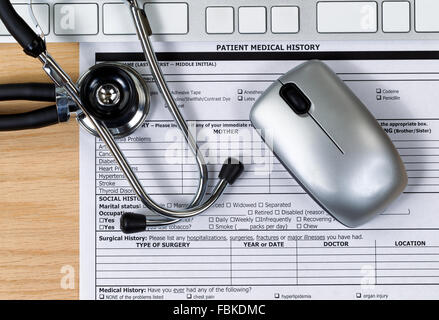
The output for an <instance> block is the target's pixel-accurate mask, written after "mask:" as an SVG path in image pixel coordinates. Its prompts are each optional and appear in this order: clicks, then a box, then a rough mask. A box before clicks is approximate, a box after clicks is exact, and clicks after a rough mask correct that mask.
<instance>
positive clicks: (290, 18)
mask: <svg viewBox="0 0 439 320" xmlns="http://www.w3.org/2000/svg"><path fill="white" fill-rule="evenodd" d="M271 31H272V32H273V33H297V32H299V7H292V6H291V7H287V6H281V7H272V8H271Z"/></svg>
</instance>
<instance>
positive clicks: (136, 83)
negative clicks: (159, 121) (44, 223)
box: [0, 0, 244, 233]
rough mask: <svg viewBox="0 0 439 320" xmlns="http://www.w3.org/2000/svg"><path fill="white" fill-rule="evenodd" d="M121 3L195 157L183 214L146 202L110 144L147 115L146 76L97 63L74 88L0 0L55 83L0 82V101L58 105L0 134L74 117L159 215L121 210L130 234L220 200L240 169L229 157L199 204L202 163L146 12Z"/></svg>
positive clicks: (131, 1) (1, 121)
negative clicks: (191, 191) (193, 185)
mask: <svg viewBox="0 0 439 320" xmlns="http://www.w3.org/2000/svg"><path fill="white" fill-rule="evenodd" d="M29 2H30V3H29V5H30V13H31V17H32V20H33V21H34V23H35V25H36V28H37V30H41V28H40V27H39V25H38V22H37V21H36V19H35V17H34V15H33V12H32V1H29ZM127 5H128V6H129V8H130V11H131V15H132V18H133V21H134V23H135V27H136V30H137V35H138V37H139V39H140V42H141V44H142V49H143V52H144V54H145V57H146V59H147V61H148V63H149V66H150V69H151V71H152V74H153V76H154V80H155V82H156V84H157V86H158V88H159V90H160V92H161V94H162V96H163V98H164V99H165V103H166V105H167V106H168V109H169V111H170V112H171V114H172V116H173V118H174V120H175V122H176V123H177V125H178V127H179V129H180V131H181V132H182V134H183V136H184V138H185V140H186V142H187V144H188V146H189V148H190V150H191V151H192V153H193V154H194V156H195V158H196V163H197V166H198V171H199V176H200V179H199V184H198V188H197V191H196V193H195V195H194V197H193V199H192V201H191V203H190V204H189V206H188V207H187V208H186V209H185V210H181V211H177V210H171V209H167V208H163V207H161V206H160V205H159V204H157V203H156V202H155V201H154V200H153V199H151V198H150V197H149V196H148V194H147V193H146V191H145V190H144V188H143V186H142V185H141V183H140V181H139V179H138V178H137V176H136V174H135V173H134V171H133V169H132V168H131V167H130V165H129V163H128V161H127V159H126V158H125V156H124V154H123V153H122V151H121V149H120V148H119V146H118V145H117V143H116V141H115V139H116V138H122V137H125V136H127V135H130V134H131V133H133V132H134V131H135V130H136V129H137V128H139V127H140V126H141V125H142V124H143V122H144V120H145V119H146V116H147V115H148V112H149V103H150V95H149V91H148V86H147V85H146V83H145V81H144V79H143V78H142V77H141V76H140V75H139V74H138V73H137V72H136V71H135V70H134V69H132V68H130V67H128V66H125V65H122V64H116V63H101V64H97V65H95V66H93V67H92V68H90V69H89V70H88V71H87V72H86V73H85V74H84V75H82V76H81V77H80V79H79V80H78V83H77V84H75V83H74V82H73V81H72V80H71V78H70V77H69V75H68V74H67V73H66V72H65V71H64V70H63V69H62V68H61V67H60V66H59V65H58V63H57V62H56V61H55V59H54V58H52V56H51V55H50V54H49V53H48V52H47V49H46V41H45V38H44V33H42V32H41V35H37V34H36V33H35V32H34V31H33V30H32V29H31V28H30V27H29V26H28V25H27V24H26V23H25V21H24V20H23V19H22V18H21V17H20V16H19V15H18V14H17V12H16V11H15V9H14V8H13V6H12V5H11V2H10V1H9V0H1V1H0V19H1V20H2V21H3V23H4V25H5V26H6V28H7V29H8V31H9V32H10V34H11V35H12V36H13V37H14V38H15V39H16V41H17V42H18V43H19V44H20V45H21V46H22V47H23V49H24V52H25V53H26V54H27V55H29V56H31V57H33V58H37V59H38V60H40V61H41V63H42V65H43V70H44V71H45V72H46V73H47V75H48V76H49V77H50V78H51V79H52V81H53V82H54V84H10V85H1V86H0V100H32V101H47V102H55V103H56V104H55V105H53V106H50V107H46V108H42V109H39V110H36V111H32V112H29V113H23V114H14V115H2V116H0V131H9V130H22V129H34V128H39V127H43V126H48V125H52V124H56V123H60V122H65V121H68V120H69V118H70V115H71V114H76V118H77V120H78V122H79V123H80V125H81V126H82V127H83V128H85V129H86V130H87V131H88V132H90V133H91V134H93V135H95V136H97V137H100V138H101V140H102V141H103V142H104V143H105V145H106V146H107V148H108V150H109V151H110V152H111V153H112V155H113V157H114V158H115V160H116V162H117V164H118V165H119V167H120V168H121V170H122V172H123V173H124V175H125V177H126V179H127V180H128V182H129V184H130V185H131V187H132V188H133V190H134V192H135V193H136V195H137V196H138V197H139V199H140V200H141V202H142V203H143V204H144V205H145V206H146V208H147V209H149V210H151V211H152V212H154V213H156V214H158V215H157V218H155V217H154V218H149V217H147V216H146V215H143V214H136V213H124V214H123V215H122V216H121V221H120V226H121V230H122V231H123V232H125V233H134V232H140V231H144V230H145V229H146V228H148V227H153V226H164V225H169V224H172V223H175V222H178V221H180V220H181V219H183V218H189V217H193V216H196V215H198V214H200V213H202V212H204V211H206V210H207V209H209V208H210V207H212V205H213V204H214V203H215V202H216V201H217V200H218V199H219V197H220V196H221V195H222V194H223V192H224V190H225V189H226V187H227V186H228V185H231V184H233V183H234V182H235V180H236V179H237V178H238V177H239V176H240V174H241V173H242V172H243V170H244V166H243V164H242V163H241V162H239V161H237V160H235V159H232V158H229V159H227V160H226V162H225V163H224V165H223V166H222V168H221V171H220V173H219V176H218V178H219V181H218V182H217V184H216V186H215V187H214V188H213V190H212V192H211V193H210V195H209V197H207V199H206V200H204V198H205V196H206V193H207V182H208V170H207V165H206V162H205V160H204V158H203V155H202V153H201V152H200V150H199V149H198V146H197V143H196V142H195V139H194V137H193V136H192V134H191V132H190V130H189V128H188V125H187V123H186V121H185V119H184V118H183V116H182V114H181V113H180V111H179V109H178V107H177V105H176V103H175V101H174V98H173V96H172V94H171V91H170V90H169V88H168V85H167V83H166V81H165V79H164V77H163V73H162V71H161V69H160V66H159V64H158V62H157V58H156V55H155V52H154V49H153V47H152V44H151V41H150V36H151V35H152V31H151V28H150V25H149V22H148V18H147V16H146V13H145V11H144V10H143V9H141V8H140V7H139V5H138V3H137V0H127Z"/></svg>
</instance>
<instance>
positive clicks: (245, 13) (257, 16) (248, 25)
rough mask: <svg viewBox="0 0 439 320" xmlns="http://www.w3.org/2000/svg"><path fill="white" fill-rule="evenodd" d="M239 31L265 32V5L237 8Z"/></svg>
mask: <svg viewBox="0 0 439 320" xmlns="http://www.w3.org/2000/svg"><path fill="white" fill-rule="evenodd" d="M238 15H239V33H265V32H267V10H266V8H265V7H240V8H239V14H238Z"/></svg>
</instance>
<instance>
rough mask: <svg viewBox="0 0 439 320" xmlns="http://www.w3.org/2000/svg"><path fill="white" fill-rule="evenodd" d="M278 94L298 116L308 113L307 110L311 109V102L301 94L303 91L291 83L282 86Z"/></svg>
mask: <svg viewBox="0 0 439 320" xmlns="http://www.w3.org/2000/svg"><path fill="white" fill-rule="evenodd" d="M279 94H280V96H281V97H282V99H283V100H284V101H285V102H286V103H287V104H288V105H289V106H290V107H291V109H292V110H293V111H294V112H295V113H296V114H298V115H303V114H306V113H308V111H309V109H310V108H311V101H310V100H309V99H308V97H307V96H306V95H305V94H304V93H303V91H302V90H300V88H299V87H298V86H297V85H296V84H294V83H292V82H290V83H286V84H284V85H283V86H282V87H281V89H280V91H279Z"/></svg>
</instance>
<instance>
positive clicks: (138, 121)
mask: <svg viewBox="0 0 439 320" xmlns="http://www.w3.org/2000/svg"><path fill="white" fill-rule="evenodd" d="M78 87H79V90H80V94H81V101H83V103H84V107H85V108H86V109H87V111H88V112H89V113H90V114H91V115H92V116H94V117H95V118H96V119H98V120H100V121H102V122H103V123H105V125H106V126H107V127H108V129H109V130H110V132H111V133H112V135H113V136H114V137H115V138H123V137H126V136H128V135H130V134H131V133H133V132H134V131H135V130H136V129H137V128H138V127H139V126H141V125H142V124H143V122H144V121H145V119H146V117H147V115H148V112H149V104H150V94H149V89H148V87H147V84H146V82H145V80H144V79H143V78H142V77H141V76H140V74H139V73H137V71H135V70H134V69H132V68H131V67H128V66H126V65H123V64H119V63H101V64H97V65H95V66H93V67H92V68H90V69H89V70H88V71H87V72H86V73H85V74H84V75H82V76H81V77H80V79H79V80H78ZM77 119H78V122H79V123H80V125H81V126H82V127H84V128H85V129H86V130H87V131H88V132H90V133H91V134H93V135H95V136H98V134H97V132H96V130H95V128H94V126H93V125H92V124H91V122H90V121H89V119H88V118H87V117H85V116H84V114H83V113H82V112H79V113H78V116H77Z"/></svg>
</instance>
